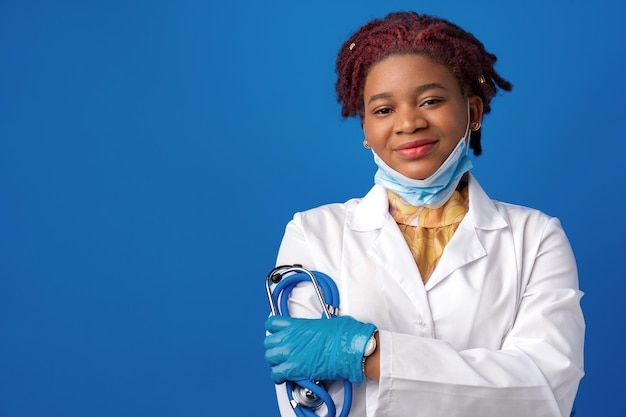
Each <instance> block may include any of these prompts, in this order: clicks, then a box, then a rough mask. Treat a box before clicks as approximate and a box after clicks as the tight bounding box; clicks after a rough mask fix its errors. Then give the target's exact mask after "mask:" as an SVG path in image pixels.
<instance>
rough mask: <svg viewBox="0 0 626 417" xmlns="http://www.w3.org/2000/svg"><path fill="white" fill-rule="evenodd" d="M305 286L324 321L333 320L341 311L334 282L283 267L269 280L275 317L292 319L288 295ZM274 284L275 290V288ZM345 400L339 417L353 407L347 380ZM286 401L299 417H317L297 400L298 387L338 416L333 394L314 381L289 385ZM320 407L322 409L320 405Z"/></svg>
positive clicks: (298, 267) (317, 274) (314, 273)
mask: <svg viewBox="0 0 626 417" xmlns="http://www.w3.org/2000/svg"><path fill="white" fill-rule="evenodd" d="M302 282H311V283H312V284H313V288H314V290H315V292H316V295H317V297H318V299H319V301H320V304H321V307H322V311H323V312H322V318H327V319H332V318H333V317H336V313H337V311H338V310H339V290H338V289H337V286H336V284H335V282H334V281H333V280H332V279H331V278H330V277H329V276H328V275H326V274H324V273H322V272H319V271H310V270H308V269H305V268H303V267H302V266H301V265H281V266H277V267H276V268H274V269H272V271H270V273H269V274H268V276H267V279H266V284H265V287H266V292H267V296H268V299H269V302H270V307H271V310H272V315H281V316H285V317H291V316H290V315H289V308H288V302H289V294H290V293H291V291H292V290H293V289H294V288H295V287H296V286H297V285H298V284H300V283H302ZM272 284H273V286H272ZM343 384H344V399H343V406H342V408H341V413H340V415H339V417H347V416H348V414H349V413H350V408H351V405H352V384H351V383H350V381H347V380H344V381H343ZM285 385H286V389H287V398H288V399H289V403H290V404H291V406H292V408H293V410H294V412H295V413H296V415H297V416H298V417H318V415H317V414H316V413H315V409H317V408H319V406H318V407H316V408H315V409H312V408H308V407H305V406H303V405H302V404H300V403H299V402H298V400H297V399H296V398H294V390H296V389H298V386H299V387H302V388H304V389H305V390H308V391H310V392H311V393H312V394H314V395H316V396H317V397H318V398H319V399H321V400H322V403H323V404H324V405H326V409H327V416H335V415H336V413H337V408H336V406H335V402H334V401H333V399H332V397H331V396H330V394H329V393H328V392H327V391H326V390H325V389H324V387H323V385H321V384H319V383H316V382H315V381H309V380H301V381H286V382H285ZM320 406H321V405H320Z"/></svg>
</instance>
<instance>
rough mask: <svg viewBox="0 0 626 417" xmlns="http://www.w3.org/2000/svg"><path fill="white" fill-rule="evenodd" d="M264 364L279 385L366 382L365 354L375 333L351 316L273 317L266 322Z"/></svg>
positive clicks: (367, 324) (369, 324) (368, 324)
mask: <svg viewBox="0 0 626 417" xmlns="http://www.w3.org/2000/svg"><path fill="white" fill-rule="evenodd" d="M265 328H266V329H267V331H268V332H270V333H271V334H270V335H268V336H267V337H266V338H265V343H264V344H265V360H266V361H267V363H268V364H269V365H270V367H271V368H272V379H273V380H274V382H275V383H276V384H280V383H282V382H285V381H287V380H289V381H299V380H310V381H313V380H320V381H321V380H342V379H347V380H348V381H350V382H352V383H354V384H357V385H360V384H361V383H362V382H363V369H362V365H361V364H362V361H363V353H364V352H365V347H366V345H367V342H368V341H369V339H370V337H371V336H372V334H373V333H374V330H376V327H375V326H374V325H373V324H371V323H362V322H360V321H358V320H355V319H354V318H352V317H350V316H340V317H334V318H332V319H325V318H320V319H301V318H291V317H285V316H271V317H270V318H268V319H267V320H266V321H265Z"/></svg>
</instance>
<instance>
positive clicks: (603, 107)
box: [0, 0, 626, 417]
mask: <svg viewBox="0 0 626 417" xmlns="http://www.w3.org/2000/svg"><path fill="white" fill-rule="evenodd" d="M407 9H413V10H416V11H418V12H420V13H430V14H434V15H437V16H441V17H444V18H447V19H449V20H451V21H453V22H455V23H458V24H459V25H461V26H462V27H464V28H465V29H467V30H469V31H471V32H473V33H474V34H475V35H476V36H477V37H478V38H479V39H481V40H482V41H483V42H484V43H485V44H486V46H487V48H488V50H490V51H491V52H493V53H495V54H496V55H497V56H498V58H499V60H498V63H497V69H498V70H499V71H500V72H501V74H502V75H503V76H504V77H505V78H507V79H509V80H510V81H512V82H513V84H514V89H513V92H512V93H508V94H501V95H499V96H498V97H496V98H495V99H494V102H493V112H492V113H491V114H490V115H488V116H487V117H486V119H485V120H484V124H483V129H484V130H483V146H484V154H483V156H481V157H479V158H477V159H476V160H475V164H474V165H475V168H474V169H473V172H474V174H475V175H476V176H477V177H478V178H479V180H480V181H481V183H482V185H483V186H484V188H485V189H486V190H487V191H488V192H489V193H490V195H491V196H492V197H493V198H496V199H500V200H505V201H509V202H513V203H519V204H524V205H528V206H532V207H536V208H540V209H542V210H543V211H545V212H547V213H548V214H551V215H554V216H557V217H559V218H560V219H561V221H562V223H563V226H564V228H565V230H566V232H567V233H568V235H569V237H570V239H571V243H572V245H573V247H574V251H575V253H576V256H577V262H578V266H579V272H580V286H581V288H582V290H583V291H584V292H585V294H586V295H585V297H584V299H583V308H584V311H585V315H586V320H587V342H586V372H587V375H586V376H585V378H584V379H583V381H582V383H581V387H580V391H579V394H578V398H577V400H576V407H577V410H578V413H577V416H579V417H581V416H603V417H606V416H624V415H626V401H624V398H623V390H624V387H625V384H624V379H623V378H624V374H625V373H626V359H625V358H626V355H625V354H624V348H623V344H622V332H623V330H624V328H625V325H624V322H625V320H626V312H625V311H624V307H623V306H624V304H625V302H624V297H622V295H623V294H624V292H625V285H626V284H625V282H626V280H625V278H626V274H625V273H624V267H623V265H624V258H625V257H624V254H623V252H624V249H625V248H626V244H625V239H626V238H625V232H626V226H625V225H624V217H625V216H624V208H623V203H622V201H623V195H622V190H623V182H622V176H623V172H624V170H623V168H624V166H625V162H624V158H623V157H624V153H625V152H626V146H625V145H624V142H625V141H624V131H625V129H624V119H625V117H626V115H625V110H626V106H624V96H625V93H626V85H625V79H626V77H624V64H625V63H626V57H625V51H626V49H625V48H624V45H623V41H624V39H626V29H625V26H626V25H624V19H625V18H626V8H625V6H624V3H623V2H621V1H620V0H595V1H589V0H586V1H583V0H555V1H544V0H528V1H516V2H503V1H498V0H491V1H489V0H476V1H473V2H466V1H460V0H439V1H371V0H359V1H329V0H317V1H315V2H297V1H292V2H288V1H282V2H281V1H278V0H270V1H263V2H256V1H241V0H232V1H228V2H209V1H200V0H178V1H174V0H172V1H162V0H159V1H147V0H146V1H121V0H111V1H105V2H96V1H29V0H23V1H17V0H0V417H42V416H46V417H56V416H59V417H85V416H90V417H100V416H103V417H104V416H106V417H109V416H124V417H125V416H150V417H170V416H172V417H173V416H186V417H192V416H214V415H217V414H218V412H217V411H216V408H215V407H218V406H222V407H226V408H227V409H229V411H228V412H226V413H224V414H225V415H230V416H244V415H246V416H247V415H264V416H271V415H277V411H276V406H275V399H274V387H273V385H272V382H271V380H270V377H269V371H268V368H267V366H266V364H265V362H264V360H263V348H262V343H263V336H264V330H263V321H264V319H265V317H266V315H267V313H268V304H267V300H266V298H265V293H264V281H265V276H266V274H267V273H268V271H269V270H270V269H271V268H272V267H273V266H274V259H275V256H276V251H277V249H278V244H279V242H280V239H281V237H282V233H283V230H284V226H285V224H286V223H287V221H288V220H289V219H290V218H291V216H292V214H293V213H294V212H295V211H298V210H303V209H307V208H311V207H314V206H317V205H320V204H324V203H329V202H336V201H344V200H346V199H348V198H351V197H357V196H361V195H363V194H364V193H365V192H366V191H367V190H368V189H369V187H370V186H371V185H372V179H373V173H374V164H373V162H372V160H371V154H370V153H369V152H367V151H366V150H365V149H363V148H362V146H361V141H362V135H361V132H360V130H359V125H358V123H357V122H356V121H354V120H347V121H344V120H342V119H341V117H340V113H339V106H338V105H337V103H336V100H335V96H334V81H335V78H334V77H335V74H334V60H335V57H336V53H337V50H338V48H339V46H340V45H341V44H342V42H343V41H344V40H345V39H346V38H347V37H348V36H349V35H350V34H351V33H352V32H353V31H354V30H356V29H357V28H358V27H359V26H360V25H362V24H364V23H365V22H367V21H368V20H370V19H371V18H374V17H382V16H384V15H385V14H387V13H388V12H390V11H395V10H407Z"/></svg>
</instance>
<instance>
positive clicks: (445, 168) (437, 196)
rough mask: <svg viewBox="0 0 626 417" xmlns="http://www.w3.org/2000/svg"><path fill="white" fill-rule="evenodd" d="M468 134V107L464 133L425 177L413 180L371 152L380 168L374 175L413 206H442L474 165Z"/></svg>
mask: <svg viewBox="0 0 626 417" xmlns="http://www.w3.org/2000/svg"><path fill="white" fill-rule="evenodd" d="M468 135H469V106H468V126H467V128H466V129H465V135H463V137H462V138H461V140H459V143H458V144H457V145H456V147H455V148H454V150H453V151H452V152H451V153H450V155H449V156H448V158H447V159H446V160H445V161H444V162H443V164H441V166H440V167H439V168H438V169H437V171H435V172H434V173H433V174H432V175H431V176H430V177H428V178H426V179H423V180H414V179H412V178H409V177H406V176H404V175H402V174H401V173H399V172H398V171H396V170H394V169H393V168H391V167H390V166H388V165H387V164H386V163H385V162H383V160H382V159H380V157H379V156H378V155H376V153H374V151H372V153H373V154H374V162H375V163H376V165H378V171H376V175H374V183H375V184H378V185H380V186H383V187H385V188H387V189H389V190H391V191H393V192H394V193H396V194H398V195H399V196H400V197H402V199H403V200H404V201H406V202H407V203H409V204H411V205H413V206H418V207H429V208H437V207H441V206H442V205H443V204H444V203H445V202H446V201H447V200H448V198H450V196H451V195H452V193H453V192H454V190H455V189H456V187H457V185H458V184H459V181H460V180H461V177H462V176H463V174H465V173H466V172H467V171H469V170H470V169H471V168H472V160H471V159H470V158H469V156H468V155H467V154H468V147H467V145H466V138H467V136H468Z"/></svg>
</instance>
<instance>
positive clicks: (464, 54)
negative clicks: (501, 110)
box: [335, 12, 513, 156]
mask: <svg viewBox="0 0 626 417" xmlns="http://www.w3.org/2000/svg"><path fill="white" fill-rule="evenodd" d="M397 54H421V55H425V56H428V57H429V58H431V59H434V60H436V61H438V62H441V63H442V64H444V65H445V66H446V67H448V69H450V71H451V72H452V74H453V75H454V76H455V77H456V79H457V81H458V83H459V85H460V87H461V91H462V92H463V94H465V95H466V96H468V97H469V96H479V97H480V98H481V99H482V101H483V103H484V113H485V114H487V113H489V112H490V111H491V99H492V98H493V96H494V95H495V94H496V91H497V89H498V88H500V89H502V90H505V91H511V89H512V88H513V86H512V85H511V83H509V82H508V81H507V80H505V79H504V78H502V77H501V76H500V75H499V74H498V73H497V72H496V70H495V69H494V64H495V63H496V56H495V55H494V54H491V53H489V52H487V51H486V50H485V47H484V45H483V44H482V43H481V42H480V41H479V40H478V39H476V37H474V35H472V34H470V33H468V32H466V31H464V30H463V29H461V28H460V27H459V26H457V25H456V24H454V23H451V22H449V21H447V20H444V19H440V18H437V17H433V16H428V15H418V14H417V13H415V12H395V13H390V14H388V15H387V16H386V17H385V18H384V19H374V20H372V21H370V22H369V23H367V24H365V25H364V26H362V27H361V28H360V29H358V30H357V31H356V32H355V33H354V34H353V35H352V36H350V38H349V39H348V40H347V41H346V42H345V43H344V44H343V46H342V47H341V49H340V50H339V53H338V56H337V63H336V72H337V82H336V84H335V90H336V92H337V101H338V102H339V103H340V104H341V105H342V108H341V115H342V116H343V117H354V116H356V115H357V114H358V115H360V116H361V117H362V116H363V106H364V104H363V87H364V85H365V77H366V76H367V74H368V72H369V70H370V68H371V67H372V66H373V65H374V64H375V63H377V62H379V61H381V60H383V59H385V58H386V57H388V56H390V55H397ZM480 136H481V130H478V131H472V134H471V137H470V148H471V149H472V150H473V153H474V155H476V156H478V155H480V154H481V153H482V146H481V144H480Z"/></svg>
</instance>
